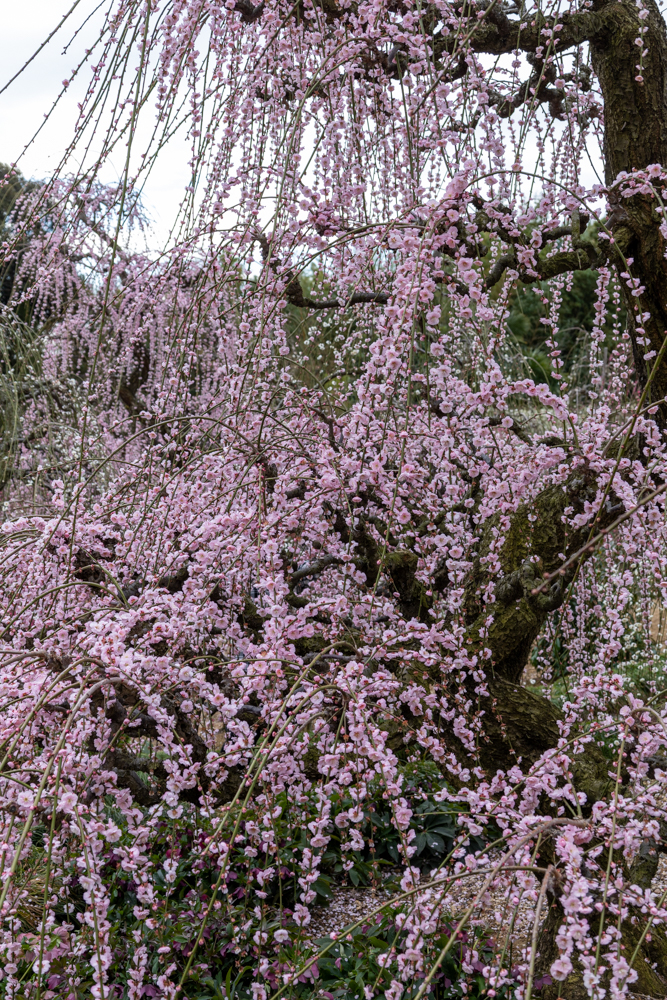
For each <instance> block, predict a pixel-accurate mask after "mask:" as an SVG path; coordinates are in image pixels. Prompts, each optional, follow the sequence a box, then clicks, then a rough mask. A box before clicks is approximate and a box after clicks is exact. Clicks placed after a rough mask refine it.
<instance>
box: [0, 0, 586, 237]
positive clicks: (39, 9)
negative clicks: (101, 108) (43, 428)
mask: <svg viewBox="0 0 667 1000" xmlns="http://www.w3.org/2000/svg"><path fill="white" fill-rule="evenodd" d="M73 2H74V0H22V2H18V0H4V2H3V4H2V8H3V9H2V26H3V30H2V32H1V33H0V88H2V87H3V86H4V85H5V84H6V83H7V81H8V80H9V79H10V78H11V77H12V76H13V75H14V73H16V72H17V71H18V70H19V69H20V68H21V66H22V64H23V63H25V62H26V60H27V59H29V58H30V56H32V55H33V53H34V52H35V51H36V50H37V49H38V48H39V46H40V45H41V44H42V43H43V42H44V41H45V39H46V38H47V37H48V35H49V34H50V32H51V31H53V29H54V28H55V27H56V25H57V24H58V23H59V21H60V20H61V19H62V17H63V15H64V14H65V13H66V12H67V11H68V10H69V8H70V7H71V6H72V3H73ZM109 2H110V0H104V4H103V6H101V9H100V10H99V11H97V12H96V13H94V12H95V7H96V6H97V5H98V4H99V0H79V4H78V6H77V8H76V10H75V11H74V13H73V14H72V16H71V18H70V19H69V20H68V21H67V23H66V24H65V25H64V27H63V28H62V29H61V30H60V31H59V32H58V33H57V34H56V36H55V37H54V38H53V39H52V40H51V41H50V42H49V44H48V45H47V46H46V48H45V49H43V50H42V51H41V52H40V53H39V55H38V56H37V57H36V58H35V59H34V61H33V62H32V63H31V64H30V65H29V66H28V68H27V69H26V70H25V71H24V72H23V73H22V74H21V76H19V78H18V79H17V80H15V81H14V82H13V83H12V84H11V86H10V87H9V88H8V89H7V90H5V91H4V93H1V94H0V137H1V138H0V162H5V163H7V162H15V161H18V166H19V169H21V170H22V172H23V173H24V174H25V175H26V176H28V177H37V178H39V177H45V176H48V175H49V174H51V173H52V172H53V171H54V170H55V169H56V167H57V166H58V164H59V162H60V159H61V157H62V154H63V153H64V151H65V150H66V148H67V145H68V143H69V141H70V139H71V137H72V132H73V127H74V122H75V120H76V115H77V101H79V100H81V97H82V95H83V90H84V87H85V84H86V82H87V79H88V78H89V70H88V68H87V67H86V70H85V71H84V73H83V75H82V78H81V80H79V81H77V82H75V84H74V85H73V86H71V87H70V89H69V90H68V91H67V94H66V96H65V98H64V99H63V100H62V101H61V102H60V103H59V105H58V107H57V108H56V110H55V112H54V114H53V115H51V117H50V118H49V120H48V121H47V122H46V123H45V124H44V126H43V129H42V131H41V132H40V133H39V135H38V136H37V138H36V140H35V141H34V142H32V143H31V145H29V146H28V148H27V149H25V147H26V146H27V144H28V143H30V142H31V140H32V138H33V136H34V134H35V132H36V130H37V129H38V128H39V126H40V124H42V123H43V122H44V116H45V113H46V112H48V111H49V110H50V108H51V105H52V103H53V101H54V99H55V98H56V97H57V95H58V94H59V92H60V90H61V87H62V81H63V80H64V79H65V77H68V76H69V75H70V73H71V71H72V68H73V67H74V66H75V65H76V64H77V63H78V62H79V61H80V59H81V58H82V56H83V55H84V53H85V50H86V48H87V47H89V46H90V45H91V44H92V42H93V41H94V40H95V38H99V32H100V27H99V26H100V24H101V20H102V17H103V15H104V10H105V9H106V7H107V6H108V4H109ZM88 15H92V16H91V18H90V21H89V22H88V23H87V24H86V25H85V27H84V28H83V29H82V31H81V33H80V34H79V35H78V36H77V37H76V39H74V41H73V42H72V44H71V45H70V46H69V48H68V50H67V52H66V53H65V54H63V48H64V46H65V45H66V44H67V43H68V42H69V41H70V39H71V36H72V33H73V31H74V30H75V29H76V28H77V27H78V26H79V25H81V24H82V22H83V21H84V20H85V19H86V17H87V16H88ZM150 118H151V116H150V112H149V113H148V114H145V118H144V121H143V123H142V124H140V132H141V131H143V130H144V128H146V129H147V128H148V126H149V125H150V123H151V122H150ZM100 139H101V137H100ZM139 145H140V143H139ZM529 145H530V143H529ZM124 149H125V147H124V146H120V147H119V149H118V150H117V151H116V152H115V155H114V156H113V157H112V158H111V159H110V160H109V161H108V162H107V165H106V166H105V168H104V172H103V174H102V176H101V178H100V179H101V180H103V181H108V182H111V181H115V180H117V179H118V178H119V177H120V176H121V175H122V172H123V168H124V161H123V155H124ZM187 155H188V154H187V149H186V147H185V144H184V143H181V142H179V141H178V140H172V142H171V143H170V149H169V151H168V153H167V155H164V152H163V155H161V156H160V157H159V158H158V162H157V164H156V166H155V167H154V169H153V172H152V174H151V177H150V178H149V181H148V185H147V187H146V189H145V191H144V204H145V208H146V209H147V211H148V212H149V214H150V216H151V218H152V220H153V228H154V239H153V240H151V242H152V243H156V244H161V243H163V241H164V239H165V238H166V236H167V233H168V230H169V226H170V224H171V222H172V221H173V218H174V215H175V212H176V209H177V206H178V203H179V201H180V198H181V196H182V193H183V189H184V187H185V185H186V184H187V182H188V171H187ZM584 172H585V174H586V175H587V176H585V177H583V178H582V180H583V181H584V183H594V182H595V180H596V178H595V177H594V174H593V171H592V170H590V168H589V169H586V168H585V170H584Z"/></svg>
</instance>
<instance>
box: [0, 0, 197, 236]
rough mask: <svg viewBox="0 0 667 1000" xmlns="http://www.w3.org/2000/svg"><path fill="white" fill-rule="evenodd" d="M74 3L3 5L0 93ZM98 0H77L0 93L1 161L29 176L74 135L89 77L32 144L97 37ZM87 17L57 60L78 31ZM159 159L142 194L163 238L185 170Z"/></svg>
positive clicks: (117, 169)
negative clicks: (79, 103) (60, 25)
mask: <svg viewBox="0 0 667 1000" xmlns="http://www.w3.org/2000/svg"><path fill="white" fill-rule="evenodd" d="M73 2H74V0H4V2H3V3H2V8H3V10H2V32H1V33H0V88H2V87H4V86H5V84H6V83H7V81H8V80H10V79H11V77H12V76H13V75H14V74H15V73H16V72H17V71H18V70H19V69H20V68H21V66H22V65H23V64H24V63H25V62H26V61H27V60H28V59H29V58H30V56H32V55H33V53H34V52H35V51H36V50H37V49H38V48H39V47H40V45H41V44H42V43H43V42H44V41H45V39H46V38H48V36H49V34H50V33H51V32H52V31H53V29H54V28H55V27H56V26H57V25H58V23H59V22H60V21H61V19H62V17H63V16H64V14H65V13H66V12H67V11H68V10H69V9H70V8H71V6H72V4H73ZM98 4H99V0H80V3H79V5H78V7H77V8H76V10H75V11H74V13H73V14H72V16H71V18H70V19H69V20H68V21H67V22H66V24H65V25H64V26H63V28H61V30H60V31H59V32H58V33H57V34H56V35H55V37H54V38H53V39H52V40H51V41H50V42H49V44H48V45H47V46H46V48H44V49H43V50H42V51H41V52H40V53H39V55H38V56H37V57H36V58H35V59H34V61H33V62H32V63H31V64H30V65H29V66H28V67H27V69H26V70H25V71H24V72H23V73H22V74H21V75H20V76H19V77H18V79H17V80H15V81H14V82H13V83H12V84H11V86H10V87H9V88H8V89H7V90H5V91H4V93H2V94H0V162H4V163H12V162H15V161H18V166H19V168H20V169H21V171H22V172H23V173H24V174H25V175H26V176H27V177H36V178H39V177H44V176H47V175H48V174H50V173H51V172H52V171H53V170H54V169H55V168H56V167H57V166H58V163H59V162H60V159H61V156H62V154H63V152H64V151H65V150H66V148H67V145H68V142H69V141H70V139H71V137H72V130H73V127H74V122H75V120H76V114H77V107H76V105H77V101H79V100H80V99H81V96H82V94H83V91H84V88H85V82H86V81H87V79H88V76H87V75H86V76H83V77H82V79H81V81H80V82H79V83H75V84H74V85H73V86H72V87H71V88H70V90H68V91H67V95H66V97H65V99H64V100H62V101H61V102H60V103H59V104H58V106H57V107H56V110H55V111H54V113H53V115H52V116H51V118H50V119H49V120H48V121H47V122H46V123H45V124H44V125H43V128H42V130H41V132H40V133H39V135H38V136H37V138H36V139H35V141H34V142H32V144H31V145H29V146H28V148H27V149H25V147H26V146H27V145H28V144H29V143H30V142H31V140H32V138H33V136H34V135H35V133H36V132H37V130H38V129H39V127H40V125H41V124H42V123H44V115H45V113H46V112H48V111H49V109H50V108H51V106H52V104H53V101H54V100H55V98H56V97H57V96H58V94H59V93H60V90H61V89H62V81H63V80H64V79H65V78H66V77H69V75H70V73H71V71H72V67H73V66H75V65H76V64H77V63H78V62H79V61H80V59H81V58H82V56H83V55H84V53H85V50H86V48H88V47H89V46H90V45H91V42H92V41H93V40H94V38H95V37H96V36H97V37H99V25H100V23H101V16H102V14H103V12H104V8H106V7H107V6H108V3H106V2H105V3H104V7H102V9H101V11H100V12H98V13H97V14H95V13H94V11H95V8H96V7H97V6H98ZM89 15H92V16H91V17H90V20H89V21H88V23H87V25H86V26H85V27H84V28H83V29H82V31H81V33H80V34H79V35H78V36H77V38H76V39H74V41H72V42H71V45H70V46H69V48H68V49H67V52H66V53H64V54H63V49H64V47H65V46H66V45H67V43H68V42H70V40H71V38H72V35H73V33H74V32H75V30H76V28H77V27H79V26H80V25H81V24H82V22H83V21H85V20H86V17H87V16H89ZM123 152H124V147H121V148H120V149H119V150H118V152H117V153H116V155H115V157H112V159H111V161H110V162H109V163H108V165H107V167H106V168H105V173H104V174H103V176H102V180H105V181H113V180H116V179H118V178H119V177H120V176H121V175H122V172H123V167H124V161H123ZM175 152H176V155H170V156H168V157H163V158H162V162H161V163H159V164H158V166H157V167H156V169H155V170H154V172H153V175H152V177H151V179H150V182H149V187H148V189H147V191H146V198H145V200H146V207H147V208H148V210H149V212H150V214H151V216H152V217H153V219H154V221H155V229H156V232H157V235H158V236H161V235H163V234H166V231H167V227H168V225H169V223H170V221H171V219H172V217H173V214H174V211H175V208H176V206H177V204H178V201H179V200H180V197H181V195H182V191H183V187H184V185H185V183H186V182H187V181H186V177H187V171H186V164H185V151H184V150H181V152H182V153H183V155H182V156H179V155H178V151H175Z"/></svg>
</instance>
